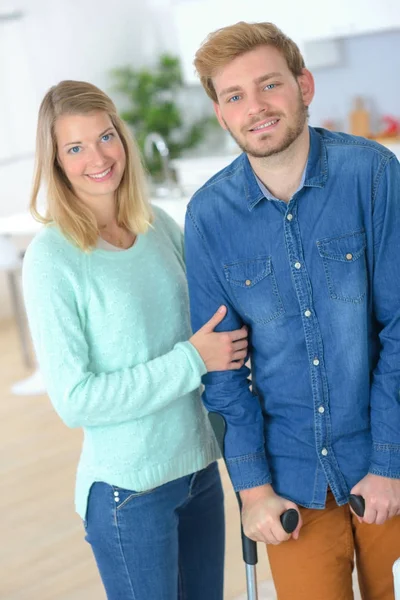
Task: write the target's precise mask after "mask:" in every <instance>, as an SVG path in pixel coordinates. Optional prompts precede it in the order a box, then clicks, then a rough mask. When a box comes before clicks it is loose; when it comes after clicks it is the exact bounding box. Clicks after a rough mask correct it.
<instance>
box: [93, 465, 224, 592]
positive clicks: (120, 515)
mask: <svg viewBox="0 0 400 600" xmlns="http://www.w3.org/2000/svg"><path fill="white" fill-rule="evenodd" d="M85 529H86V540H87V541H88V542H89V543H90V544H91V546H92V550H93V553H94V556H95V559H96V562H97V565H98V568H99V571H100V575H101V578H102V580H103V584H104V587H105V589H106V592H107V598H108V600H150V599H152V600H205V598H207V600H222V599H223V572H224V543H225V530H224V508H223V493H222V487H221V481H220V477H219V473H218V467H217V463H212V464H211V465H210V466H208V467H207V468H206V469H203V470H201V471H198V472H197V473H195V474H193V475H188V476H186V477H181V478H179V479H176V480H175V481H171V482H170V483H166V484H164V485H162V486H159V487H157V488H155V489H153V490H149V491H146V492H134V491H131V490H125V489H121V488H119V487H116V486H111V485H108V484H106V483H101V482H97V483H94V484H93V486H92V488H91V491H90V494H89V501H88V510H87V519H86V521H85Z"/></svg>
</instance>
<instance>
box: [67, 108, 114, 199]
mask: <svg viewBox="0 0 400 600" xmlns="http://www.w3.org/2000/svg"><path fill="white" fill-rule="evenodd" d="M55 135H56V140H57V157H58V162H59V164H60V165H61V167H62V169H63V171H64V173H65V175H66V177H67V179H68V180H69V182H70V183H71V186H72V188H73V190H74V192H75V194H76V195H77V196H78V198H80V199H81V200H82V201H83V202H85V203H87V204H88V205H89V206H93V202H96V203H97V202H99V201H100V200H102V199H103V200H106V199H110V198H114V194H115V191H116V190H117V188H118V186H119V184H120V182H121V179H122V176H123V174H124V169H125V164H126V156H125V150H124V147H123V145H122V142H121V139H120V137H119V135H118V133H117V131H116V129H115V128H114V126H113V124H112V122H111V119H110V117H109V115H108V114H107V113H106V112H104V111H100V110H99V111H94V112H92V113H87V114H82V115H79V114H78V115H62V116H61V117H59V118H58V119H57V121H56V123H55Z"/></svg>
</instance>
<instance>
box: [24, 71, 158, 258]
mask: <svg viewBox="0 0 400 600" xmlns="http://www.w3.org/2000/svg"><path fill="white" fill-rule="evenodd" d="M99 110H100V111H104V112H106V113H107V114H108V116H109V117H110V119H111V122H112V124H113V126H114V127H115V129H116V131H117V133H118V135H119V137H120V139H121V142H122V145H123V147H124V150H125V155H126V166H125V170H124V174H123V176H122V179H121V183H120V185H119V187H118V190H117V191H116V206H117V222H118V224H119V225H121V226H123V227H126V228H127V229H128V230H129V231H132V232H133V233H135V234H138V233H145V232H146V231H147V229H148V226H149V224H150V223H151V221H152V218H153V217H152V212H151V208H150V204H149V202H148V197H147V189H146V177H145V172H144V168H143V165H142V160H141V156H140V153H139V150H138V148H137V146H136V144H135V142H134V140H133V138H132V136H131V135H130V132H129V129H128V128H127V126H126V125H125V123H124V122H123V121H122V119H121V118H120V117H119V116H118V113H117V109H116V107H115V105H114V103H113V101H112V100H111V98H109V96H107V94H105V93H104V92H102V91H101V90H100V89H99V88H97V87H96V86H94V85H92V84H91V83H87V82H84V81H61V82H60V83H59V84H57V85H55V86H53V87H51V88H50V89H49V91H48V92H47V93H46V95H45V97H44V98H43V101H42V103H41V105H40V109H39V117H38V125H37V136H36V164H35V173H34V182H33V189H32V195H31V202H30V209H31V212H32V214H33V216H34V217H35V218H36V219H37V220H38V221H40V222H41V223H44V224H54V225H57V226H58V227H59V229H60V230H61V231H62V232H63V233H64V235H65V236H67V237H68V238H69V239H70V240H71V241H72V242H74V243H75V244H76V245H77V246H78V247H79V248H81V249H82V250H84V251H87V250H90V249H91V248H93V247H95V246H96V243H97V239H98V236H99V229H98V226H97V222H96V219H95V217H94V215H93V213H92V212H91V211H90V210H89V208H87V207H86V206H85V205H84V203H83V202H82V201H80V200H79V198H77V196H76V194H75V193H74V191H73V189H72V187H71V184H70V182H69V181H68V179H67V177H66V176H65V174H64V172H63V170H62V168H61V166H60V164H59V162H58V159H57V140H56V136H55V130H54V126H55V123H56V120H57V119H58V118H59V117H61V116H62V115H85V114H89V113H92V112H93V111H99ZM43 183H45V185H46V187H47V210H46V215H45V216H42V215H41V214H40V213H39V212H38V207H37V198H38V194H39V190H40V188H41V186H42V184H43Z"/></svg>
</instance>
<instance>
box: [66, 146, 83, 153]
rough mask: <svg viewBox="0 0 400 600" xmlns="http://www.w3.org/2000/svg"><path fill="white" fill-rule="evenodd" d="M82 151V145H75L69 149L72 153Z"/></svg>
mask: <svg viewBox="0 0 400 600" xmlns="http://www.w3.org/2000/svg"><path fill="white" fill-rule="evenodd" d="M80 151H81V149H80V146H73V147H72V148H70V149H69V150H68V152H69V153H70V154H78V153H79V152H80Z"/></svg>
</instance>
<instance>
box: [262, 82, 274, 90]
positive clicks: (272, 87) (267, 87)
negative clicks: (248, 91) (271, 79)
mask: <svg viewBox="0 0 400 600" xmlns="http://www.w3.org/2000/svg"><path fill="white" fill-rule="evenodd" d="M275 87H276V83H268V84H267V85H266V86H265V88H264V89H265V90H273V89H274V88H275Z"/></svg>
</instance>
